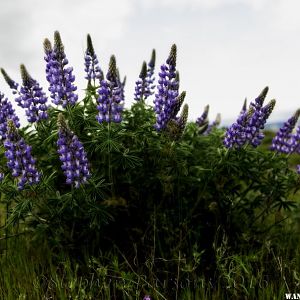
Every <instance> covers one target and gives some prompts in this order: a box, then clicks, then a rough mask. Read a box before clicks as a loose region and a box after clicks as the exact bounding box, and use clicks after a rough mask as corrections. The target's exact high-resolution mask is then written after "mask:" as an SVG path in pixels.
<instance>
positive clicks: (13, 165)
mask: <svg viewBox="0 0 300 300" xmlns="http://www.w3.org/2000/svg"><path fill="white" fill-rule="evenodd" d="M7 126H8V133H7V138H6V140H5V142H4V147H5V150H6V151H5V156H6V158H7V160H8V162H7V166H8V167H9V168H10V169H11V171H12V176H13V177H16V178H18V189H19V190H22V189H24V186H25V184H29V185H32V184H36V183H38V182H39V181H40V177H41V175H40V173H39V172H38V171H37V169H36V166H35V162H36V161H35V159H34V158H33V157H32V155H31V147H30V146H28V145H27V144H26V143H25V141H24V139H23V138H21V136H20V135H19V134H18V132H17V129H16V127H15V125H14V122H13V121H12V120H9V121H8V124H7Z"/></svg>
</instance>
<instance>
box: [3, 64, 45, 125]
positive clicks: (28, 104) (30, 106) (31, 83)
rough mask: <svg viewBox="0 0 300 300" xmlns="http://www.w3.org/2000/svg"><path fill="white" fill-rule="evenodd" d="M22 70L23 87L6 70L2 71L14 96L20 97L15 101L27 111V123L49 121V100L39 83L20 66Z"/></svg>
mask: <svg viewBox="0 0 300 300" xmlns="http://www.w3.org/2000/svg"><path fill="white" fill-rule="evenodd" d="M20 70H21V77H22V81H23V84H22V85H19V84H18V83H16V82H15V81H14V80H12V79H11V78H10V77H9V76H8V74H7V73H6V72H5V70H4V69H1V72H2V74H3V76H4V79H5V81H6V82H7V83H8V85H9V87H10V88H11V89H12V91H13V94H16V95H18V96H17V98H16V99H15V100H16V102H17V104H18V106H20V107H22V108H24V109H25V114H26V116H27V121H28V122H30V123H33V122H38V121H40V120H42V119H47V118H48V114H47V109H48V106H47V104H46V103H47V100H48V98H47V97H46V95H45V93H44V92H43V89H42V88H41V87H40V85H39V83H38V82H37V81H36V80H34V79H33V78H32V77H31V76H30V75H29V73H28V71H27V69H26V68H25V66H24V65H23V64H22V65H21V66H20ZM16 125H17V124H16Z"/></svg>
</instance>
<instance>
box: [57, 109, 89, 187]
mask: <svg viewBox="0 0 300 300" xmlns="http://www.w3.org/2000/svg"><path fill="white" fill-rule="evenodd" d="M58 126H59V131H58V140H57V146H58V150H57V153H58V154H59V159H60V161H61V162H62V166H61V168H62V170H63V172H64V175H65V176H66V184H69V185H74V187H75V188H79V187H80V185H81V184H84V183H86V182H87V180H88V179H89V178H90V177H91V173H90V171H89V166H88V159H87V154H86V152H85V151H84V148H83V145H82V143H81V142H80V141H79V140H78V137H77V136H76V135H75V134H74V132H72V131H71V130H70V128H69V127H68V125H67V124H66V122H65V120H64V118H63V116H62V114H59V116H58Z"/></svg>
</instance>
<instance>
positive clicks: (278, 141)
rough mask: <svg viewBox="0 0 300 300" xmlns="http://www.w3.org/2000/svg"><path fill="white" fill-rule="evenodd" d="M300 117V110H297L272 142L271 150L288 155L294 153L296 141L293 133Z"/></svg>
mask: <svg viewBox="0 0 300 300" xmlns="http://www.w3.org/2000/svg"><path fill="white" fill-rule="evenodd" d="M299 115H300V110H297V111H296V112H295V114H294V115H293V116H292V117H291V118H289V119H288V120H287V121H286V122H285V123H284V124H283V126H282V127H281V128H280V129H279V131H278V132H277V133H276V136H275V137H274V138H273V140H272V145H271V150H273V151H276V152H281V153H286V154H288V153H291V152H293V151H294V148H295V146H296V145H295V144H296V139H295V136H294V135H293V134H292V132H293V129H294V128H295V126H296V124H297V122H298V119H299Z"/></svg>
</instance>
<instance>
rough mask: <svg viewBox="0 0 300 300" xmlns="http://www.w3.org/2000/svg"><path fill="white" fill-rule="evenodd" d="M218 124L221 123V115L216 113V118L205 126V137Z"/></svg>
mask: <svg viewBox="0 0 300 300" xmlns="http://www.w3.org/2000/svg"><path fill="white" fill-rule="evenodd" d="M220 123H221V114H219V113H218V114H217V116H216V119H215V120H214V121H213V122H212V123H211V124H209V125H208V126H207V129H206V131H205V133H204V134H205V135H208V134H210V133H211V132H212V130H213V129H214V128H216V127H218V126H219V125H220Z"/></svg>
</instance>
